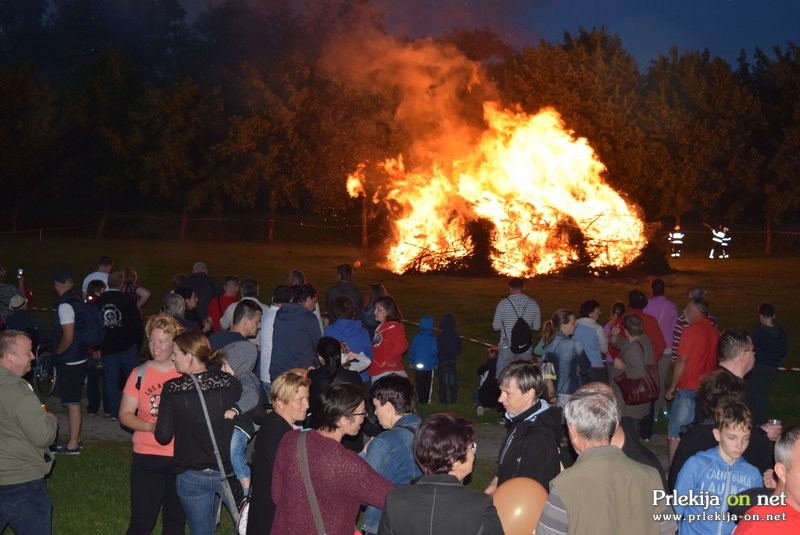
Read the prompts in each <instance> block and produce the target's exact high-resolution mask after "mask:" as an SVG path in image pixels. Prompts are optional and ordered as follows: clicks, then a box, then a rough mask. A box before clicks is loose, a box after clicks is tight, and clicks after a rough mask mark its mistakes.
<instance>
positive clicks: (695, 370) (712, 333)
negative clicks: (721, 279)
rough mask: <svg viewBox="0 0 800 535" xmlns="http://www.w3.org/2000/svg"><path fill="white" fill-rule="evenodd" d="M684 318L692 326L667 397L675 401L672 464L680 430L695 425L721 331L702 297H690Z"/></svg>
mask: <svg viewBox="0 0 800 535" xmlns="http://www.w3.org/2000/svg"><path fill="white" fill-rule="evenodd" d="M684 314H686V319H687V320H689V325H687V326H686V328H685V329H684V330H683V334H682V335H681V341H680V343H679V344H678V357H677V359H676V361H675V369H674V371H673V373H672V385H671V386H670V387H669V388H668V389H667V392H666V393H665V394H664V397H665V398H667V399H668V400H670V399H673V398H674V401H673V402H672V410H671V411H670V415H669V428H668V431H667V437H668V439H669V460H670V462H672V457H673V455H675V450H676V449H677V448H678V441H679V440H680V435H681V428H682V427H684V426H687V425H689V424H691V423H692V422H693V421H694V413H695V404H696V402H697V388H698V386H699V385H700V377H702V376H703V375H704V374H706V373H708V372H710V371H712V370H713V369H714V368H715V367H716V366H717V342H718V341H719V331H718V330H717V328H716V327H714V326H713V325H712V324H711V322H710V321H709V320H708V302H707V301H706V300H705V299H703V298H702V297H698V296H694V297H690V298H689V301H688V302H687V303H686V308H685V309H684Z"/></svg>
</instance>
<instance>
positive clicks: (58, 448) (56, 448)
mask: <svg viewBox="0 0 800 535" xmlns="http://www.w3.org/2000/svg"><path fill="white" fill-rule="evenodd" d="M82 448H83V442H79V443H78V447H77V448H68V447H67V445H66V444H53V445H52V446H50V451H52V452H53V453H56V454H58V455H80V454H81V449H82Z"/></svg>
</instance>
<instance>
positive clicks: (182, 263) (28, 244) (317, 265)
mask: <svg viewBox="0 0 800 535" xmlns="http://www.w3.org/2000/svg"><path fill="white" fill-rule="evenodd" d="M0 246H2V249H0V250H2V251H3V258H2V262H3V265H4V266H5V267H6V269H7V270H8V271H9V273H12V274H13V270H14V269H15V268H16V267H17V266H21V267H24V268H25V269H26V275H27V277H28V280H29V282H30V284H31V285H32V287H33V289H34V292H35V295H34V303H35V305H36V306H44V307H48V308H49V307H51V306H52V303H53V299H54V296H53V292H52V282H51V275H52V272H53V270H54V268H56V267H57V266H60V265H68V266H70V267H72V269H73V270H74V272H75V273H76V276H77V277H78V278H79V279H80V280H82V278H83V276H84V275H85V274H86V273H88V272H89V271H91V270H93V268H94V262H95V261H96V258H97V257H98V256H99V255H100V254H109V255H111V256H112V257H114V260H115V262H116V265H117V266H119V267H121V266H125V265H132V266H134V267H136V268H137V269H138V271H139V276H140V283H141V284H142V285H143V286H145V287H147V288H149V289H150V290H151V291H152V293H153V297H152V299H151V301H150V303H148V305H147V307H146V309H145V312H146V313H154V312H156V311H157V310H158V308H159V304H160V300H161V297H162V296H163V295H164V294H165V293H166V292H167V290H168V289H169V283H170V279H171V278H172V276H173V275H174V274H176V273H179V272H182V273H188V272H189V271H190V269H191V266H192V264H193V263H194V262H195V261H197V260H203V261H205V262H206V263H207V264H208V265H209V268H210V270H211V272H212V274H213V275H214V276H217V277H224V276H225V275H227V274H236V275H238V276H239V277H240V278H247V277H252V278H254V279H256V280H257V281H259V283H260V284H261V288H262V299H263V300H264V301H268V300H269V298H268V296H269V295H270V293H271V290H272V288H273V287H274V286H275V285H277V284H279V283H283V282H284V281H285V279H286V276H287V274H288V272H289V270H291V269H300V270H302V271H304V272H305V273H306V275H307V276H308V277H309V279H310V280H311V282H312V283H314V284H315V285H316V286H317V288H318V289H320V296H321V298H323V299H321V301H322V302H323V303H324V291H325V289H326V288H327V287H328V286H330V285H331V284H332V283H333V281H334V279H335V268H336V265H338V264H340V263H342V262H353V261H354V260H356V259H360V260H361V261H362V262H364V264H365V266H364V267H362V268H360V269H358V270H356V271H355V273H354V282H355V283H356V284H357V285H359V286H360V288H361V289H362V291H365V290H366V288H367V285H368V284H370V283H372V282H382V283H383V284H384V285H385V286H386V287H387V288H388V289H389V291H390V293H391V294H392V295H393V296H395V298H396V299H397V300H398V302H399V304H400V307H401V309H402V311H403V314H404V316H405V318H406V319H408V320H410V321H414V322H416V321H418V320H419V317H420V315H422V314H430V315H433V316H434V318H435V321H436V322H437V323H438V319H439V318H440V317H441V315H442V314H444V313H446V312H452V313H453V314H455V316H456V320H457V328H458V331H459V332H460V333H461V334H462V335H463V336H468V337H471V338H477V339H479V340H483V341H486V342H488V343H492V344H494V343H496V342H497V334H496V333H494V332H493V331H492V329H491V320H492V315H493V313H494V308H495V305H496V303H497V301H498V300H499V299H500V298H502V297H503V296H505V295H506V294H507V286H506V278H505V277H487V278H465V277H451V276H443V275H403V276H400V275H396V274H393V273H390V272H388V271H385V270H383V269H380V268H379V267H377V266H374V265H371V264H370V262H369V261H368V260H367V259H366V257H365V256H363V255H361V254H360V253H359V251H358V249H357V248H355V247H352V246H351V245H344V244H343V245H336V244H330V245H306V244H286V243H277V244H254V243H207V242H187V243H167V242H144V241H119V240H100V241H96V240H78V239H46V240H45V241H43V242H38V241H35V240H32V239H23V238H8V237H3V238H2V239H0ZM672 265H673V268H675V269H676V270H677V271H675V272H674V273H671V274H668V275H666V276H663V277H662V278H663V279H664V280H665V281H666V284H667V295H668V297H670V298H671V299H673V300H674V301H675V302H676V303H677V304H678V306H679V307H680V308H682V307H683V304H684V301H685V296H686V295H687V294H688V291H689V289H690V288H692V287H696V286H700V287H703V288H705V289H706V290H707V291H708V293H709V299H710V303H711V310H712V312H713V313H714V314H715V315H716V316H717V317H718V318H719V320H720V324H721V326H722V328H729V327H734V326H742V327H745V328H746V329H748V330H750V329H752V328H753V327H754V326H755V325H756V322H757V317H756V309H757V307H758V305H759V303H761V302H762V301H768V302H771V303H773V304H774V305H775V307H776V309H777V311H778V320H779V322H780V323H781V324H782V325H783V326H784V327H785V328H786V330H787V332H788V333H789V355H788V357H787V359H786V360H785V362H784V364H785V365H787V366H800V351H799V349H800V341H799V340H798V338H800V337H799V336H798V334H797V333H800V301H798V298H797V296H798V295H800V292H798V290H800V282H798V278H797V276H796V272H797V266H798V260H797V259H796V258H775V259H770V258H733V259H731V260H729V261H725V262H711V261H709V260H706V259H704V258H700V257H697V258H682V259H680V260H678V261H676V262H673V263H672ZM633 288H638V289H640V290H642V291H644V292H645V293H649V279H648V278H647V276H646V275H641V276H638V277H633V276H632V277H627V278H615V279H609V280H601V279H597V278H588V277H586V278H566V277H556V276H553V277H542V278H536V279H534V280H532V281H529V282H528V283H527V286H526V292H527V293H528V294H529V295H531V296H533V297H535V298H536V299H537V300H538V301H539V304H540V305H541V308H542V313H543V316H544V317H549V316H550V315H552V313H553V312H554V311H555V310H556V309H558V308H562V307H563V308H570V309H572V310H573V311H574V310H577V308H578V305H579V304H580V302H581V301H583V300H585V299H590V298H592V299H597V300H598V301H599V302H600V303H601V305H602V308H603V311H604V312H605V313H606V314H607V311H608V310H609V309H610V307H611V304H612V303H613V302H614V301H617V300H620V301H623V302H626V301H627V294H628V291H629V290H631V289H633ZM323 306H324V305H323ZM40 319H41V320H42V322H43V323H44V324H46V325H49V323H50V320H51V313H49V312H43V313H41V314H40ZM604 319H605V315H604V317H603V318H601V321H604ZM406 329H407V331H406V333H407V335H408V338H409V340H411V338H412V337H413V336H414V335H415V334H416V333H417V328H416V327H415V326H413V325H407V327H406ZM45 331H46V327H45ZM484 351H485V348H484V346H482V345H480V344H475V343H472V342H467V341H465V342H464V354H463V355H462V356H461V357H460V358H459V361H458V380H459V398H458V403H457V404H455V405H447V406H445V405H440V404H438V403H436V400H437V399H438V395H437V391H436V385H434V396H433V401H434V402H433V403H431V404H430V405H428V406H425V407H421V409H420V413H421V414H422V415H423V416H425V415H428V414H431V413H433V412H438V411H444V410H446V411H451V412H456V413H459V414H461V415H464V416H466V417H469V418H472V419H475V420H480V421H484V422H493V421H495V420H496V419H497V414H496V413H494V412H492V411H489V412H487V414H486V415H484V416H483V417H477V416H475V412H474V402H473V391H474V389H475V387H476V385H477V379H478V378H477V375H476V374H475V369H476V368H477V367H478V366H479V365H480V363H481V362H482V360H483V355H484ZM798 386H800V374H798V373H785V372H784V373H780V374H779V375H778V379H777V380H776V382H775V384H774V387H773V395H772V400H771V411H770V414H771V415H774V417H776V418H780V419H781V420H783V422H784V425H787V424H793V423H798V421H800V417H798V416H800V414H798V410H797V403H796V392H797V390H798ZM656 432H662V433H663V432H664V427H663V423H661V422H659V423H658V424H657V425H656ZM129 462H130V444H129V443H124V444H114V443H93V444H90V445H89V446H88V447H87V449H86V452H85V454H84V455H81V456H80V457H78V458H66V459H63V460H61V459H59V461H58V464H57V466H56V467H55V469H54V471H53V475H52V477H51V479H50V486H49V488H50V491H51V494H52V497H53V503H54V505H55V526H54V533H58V534H69V533H121V532H123V531H124V528H125V526H126V524H127V518H128V470H129V467H128V466H129V465H128V463H129ZM492 472H493V466H492V463H491V462H489V461H486V460H482V459H480V460H479V461H478V462H477V463H476V469H475V473H474V475H473V481H472V483H471V484H472V485H473V486H474V487H475V488H481V489H482V488H483V487H484V485H485V484H486V482H487V481H488V480H489V479H490V478H491V476H492ZM8 531H10V530H8Z"/></svg>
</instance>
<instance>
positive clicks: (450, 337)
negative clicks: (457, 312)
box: [436, 314, 462, 362]
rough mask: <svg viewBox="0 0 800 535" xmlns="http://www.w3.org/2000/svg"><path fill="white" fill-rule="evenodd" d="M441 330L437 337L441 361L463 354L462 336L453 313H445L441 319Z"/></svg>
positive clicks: (452, 359)
mask: <svg viewBox="0 0 800 535" xmlns="http://www.w3.org/2000/svg"><path fill="white" fill-rule="evenodd" d="M439 329H440V330H441V332H440V333H439V336H438V337H437V338H436V346H437V350H438V353H439V362H448V361H454V360H456V357H457V356H458V355H460V354H461V351H462V347H461V337H460V336H459V335H458V333H457V332H456V318H455V317H454V316H453V315H452V314H445V315H444V316H442V319H441V320H439Z"/></svg>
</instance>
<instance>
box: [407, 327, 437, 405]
mask: <svg viewBox="0 0 800 535" xmlns="http://www.w3.org/2000/svg"><path fill="white" fill-rule="evenodd" d="M419 327H420V331H419V334H417V335H416V336H415V337H414V339H413V340H412V341H411V349H409V350H408V365H409V366H411V368H412V369H413V370H414V378H415V380H416V383H417V401H418V402H419V403H421V404H427V403H430V401H431V385H432V384H433V370H434V368H436V364H437V352H436V337H435V336H434V335H433V318H432V317H431V316H422V317H421V318H420V319H419Z"/></svg>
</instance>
